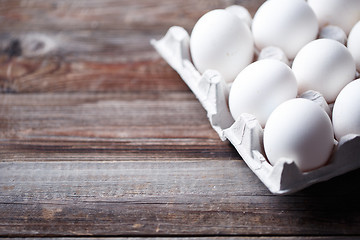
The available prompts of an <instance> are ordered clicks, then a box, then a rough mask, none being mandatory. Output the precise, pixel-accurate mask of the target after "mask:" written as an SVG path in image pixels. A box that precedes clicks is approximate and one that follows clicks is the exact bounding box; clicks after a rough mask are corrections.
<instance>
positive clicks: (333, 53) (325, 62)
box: [292, 39, 356, 103]
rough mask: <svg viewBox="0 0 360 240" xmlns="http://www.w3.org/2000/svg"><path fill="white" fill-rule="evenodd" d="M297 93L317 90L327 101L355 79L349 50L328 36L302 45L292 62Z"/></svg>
mask: <svg viewBox="0 0 360 240" xmlns="http://www.w3.org/2000/svg"><path fill="white" fill-rule="evenodd" d="M292 70H293V72H294V74H295V77H296V79H297V82H298V91H299V92H298V93H299V94H301V93H303V92H305V91H307V90H314V91H318V92H320V93H321V94H322V95H323V96H324V98H325V99H326V101H327V102H328V103H332V102H334V101H335V99H336V97H337V95H338V94H339V93H340V91H341V89H342V88H343V87H345V86H346V84H348V83H349V82H351V81H352V80H353V79H354V78H355V73H356V69H355V62H354V59H353V57H352V56H351V54H350V52H349V50H348V49H347V48H346V47H345V46H344V45H343V44H341V43H339V42H337V41H335V40H331V39H318V40H314V41H312V42H310V43H308V44H307V45H305V46H304V47H303V48H302V49H301V50H300V51H299V53H298V54H297V56H296V57H295V59H294V61H293V65H292Z"/></svg>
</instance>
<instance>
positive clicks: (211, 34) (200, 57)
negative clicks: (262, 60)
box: [190, 9, 254, 82]
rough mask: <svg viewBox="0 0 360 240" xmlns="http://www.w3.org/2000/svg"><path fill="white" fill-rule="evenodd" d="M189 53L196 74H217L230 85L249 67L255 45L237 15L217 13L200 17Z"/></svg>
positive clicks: (246, 27)
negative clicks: (215, 72) (213, 72)
mask: <svg viewBox="0 0 360 240" xmlns="http://www.w3.org/2000/svg"><path fill="white" fill-rule="evenodd" d="M190 52H191V57H192V60H193V63H194V65H195V67H196V68H197V70H198V71H199V72H201V73H203V72H204V71H205V70H207V69H213V70H217V71H218V72H220V74H221V75H222V77H223V78H224V79H225V81H227V82H232V81H234V79H235V78H236V76H237V75H238V74H239V72H240V71H241V70H242V69H243V68H245V67H246V66H247V65H248V64H250V63H251V61H252V59H253V56H254V42H253V38H252V35H251V32H250V29H249V27H248V26H246V25H245V23H243V22H242V20H241V19H240V18H239V17H237V16H236V15H234V14H232V13H230V12H228V11H226V10H224V9H216V10H212V11H210V12H208V13H206V14H205V15H203V16H202V17H201V18H200V19H199V20H198V21H197V23H196V24H195V26H194V28H193V30H192V33H191V37H190Z"/></svg>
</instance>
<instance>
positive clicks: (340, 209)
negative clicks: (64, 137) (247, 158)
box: [0, 159, 360, 236]
mask: <svg viewBox="0 0 360 240" xmlns="http://www.w3.org/2000/svg"><path fill="white" fill-rule="evenodd" d="M74 160H76V159H74ZM0 168H1V170H2V174H1V176H0V182H1V188H2V191H1V195H0V206H1V211H2V214H1V217H0V222H1V224H0V231H1V232H2V233H3V234H5V235H10V236H12V235H15V236H16V235H17V236H27V235H29V233H37V234H39V235H45V236H46V235H73V234H76V235H97V234H98V235H110V236H111V235H147V236H150V235H154V236H156V235H166V234H174V235H194V234H199V235H222V234H225V235H234V234H235V235H236V234H237V235H258V234H270V235H291V234H293V235H322V234H324V235H332V234H334V235H340V234H355V235H356V234H359V228H358V226H359V224H360V215H359V204H358V203H359V200H360V198H359V196H356V195H355V196H354V194H353V191H352V190H351V189H353V187H351V188H350V187H349V188H347V189H346V190H344V189H340V188H338V187H335V188H332V187H330V185H329V189H328V191H324V187H323V188H322V190H320V189H318V190H320V192H319V191H310V192H305V193H302V194H298V195H296V196H289V197H278V196H272V195H271V194H269V193H268V192H267V190H266V189H265V188H264V187H263V186H262V185H261V184H260V182H259V181H258V180H257V179H256V178H255V177H254V176H253V174H252V173H251V171H250V170H249V169H248V168H246V166H244V162H243V161H234V160H230V161H220V160H213V161H184V162H180V161H176V162H156V161H149V162H137V161H134V162H131V161H126V162H121V161H120V162H81V161H76V162H60V161H58V162H53V163H51V162H46V163H43V162H36V163H33V162H18V163H11V162H10V163H1V164H0ZM359 173H360V172H359V171H357V172H356V173H353V174H352V175H353V176H350V175H348V176H347V178H348V179H345V181H347V182H348V183H351V181H354V180H359V177H358V175H359ZM354 175H357V176H354ZM343 178H344V177H343ZM336 181H337V180H335V181H332V182H331V183H332V184H339V182H336ZM325 188H326V186H325ZM355 190H357V191H358V190H359V188H358V187H356V189H355ZM14 193H17V194H14ZM344 200H346V201H345V202H344ZM19 223H21V224H19Z"/></svg>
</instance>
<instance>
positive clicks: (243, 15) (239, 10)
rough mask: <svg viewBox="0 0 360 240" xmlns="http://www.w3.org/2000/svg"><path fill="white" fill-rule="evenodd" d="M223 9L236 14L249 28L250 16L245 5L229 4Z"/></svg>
mask: <svg viewBox="0 0 360 240" xmlns="http://www.w3.org/2000/svg"><path fill="white" fill-rule="evenodd" d="M225 10H226V11H229V12H231V13H233V14H235V15H236V16H238V17H239V18H240V19H241V20H242V21H243V22H244V23H246V25H247V26H248V27H249V28H251V24H252V17H251V14H250V13H249V11H248V10H247V9H246V8H245V7H243V6H240V5H231V6H229V7H227V8H225Z"/></svg>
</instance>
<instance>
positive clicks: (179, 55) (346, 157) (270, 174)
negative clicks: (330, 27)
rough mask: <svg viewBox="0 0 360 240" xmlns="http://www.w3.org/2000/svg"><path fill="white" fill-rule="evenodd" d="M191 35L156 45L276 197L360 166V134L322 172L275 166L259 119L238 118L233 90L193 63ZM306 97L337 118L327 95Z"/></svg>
mask: <svg viewBox="0 0 360 240" xmlns="http://www.w3.org/2000/svg"><path fill="white" fill-rule="evenodd" d="M189 40H190V37H189V34H188V33H187V32H186V30H185V29H183V28H181V27H177V26H173V27H171V28H170V29H169V30H168V32H167V33H166V35H165V36H164V37H163V38H162V39H160V40H158V41H157V40H151V44H152V45H153V46H154V48H155V49H156V50H157V51H158V52H159V54H160V55H161V56H162V57H163V58H164V59H165V61H167V63H168V64H169V65H170V66H171V67H172V68H173V69H174V70H175V71H176V72H177V73H178V74H179V75H180V77H181V78H182V79H183V80H184V82H185V83H186V84H187V85H188V86H189V88H190V89H191V90H192V92H193V93H194V94H195V96H196V97H197V98H198V100H199V101H200V103H201V104H202V106H203V107H204V109H205V110H206V111H207V116H208V118H209V121H210V124H211V126H212V127H213V129H214V130H215V131H216V132H217V133H218V134H219V136H220V138H221V140H223V141H225V140H229V141H230V142H231V144H232V145H233V146H234V147H235V148H236V150H237V151H238V153H239V154H240V156H241V157H242V158H243V160H244V161H245V162H246V164H247V165H248V166H249V168H250V169H251V170H252V171H253V172H254V173H255V174H256V176H257V177H258V178H259V179H260V180H261V181H262V182H263V183H264V184H265V186H266V187H267V188H268V189H269V190H270V191H271V192H272V193H274V194H278V195H282V194H289V193H293V192H296V191H299V190H301V189H303V188H306V187H307V186H310V185H312V184H314V183H317V182H322V181H326V180H329V179H331V178H333V177H336V176H339V175H341V174H344V173H346V172H349V171H351V170H354V169H357V168H359V167H360V136H359V135H355V134H353V135H347V136H345V137H343V138H342V139H341V140H340V141H339V142H336V141H335V140H334V142H335V144H334V150H333V154H332V156H331V158H330V159H329V161H328V163H327V164H326V165H325V166H323V167H321V168H318V169H316V170H313V171H309V172H304V173H303V172H301V171H300V170H299V168H298V167H297V165H296V164H295V163H294V161H293V160H291V159H285V158H283V159H280V160H279V161H278V162H277V163H276V164H275V165H274V166H272V165H270V163H269V162H268V161H267V160H266V157H265V153H264V149H263V143H262V141H263V129H262V127H261V126H260V124H259V122H258V121H257V120H256V118H255V117H254V116H252V115H250V114H242V115H241V116H240V118H239V119H237V120H236V121H234V120H233V118H232V116H231V114H230V111H229V109H228V105H227V97H228V93H229V86H228V85H227V83H226V82H225V81H224V80H223V79H222V77H221V75H220V74H219V73H218V72H217V71H214V70H207V71H205V72H204V73H203V74H200V73H199V72H198V71H197V70H196V69H195V67H194V65H193V64H192V62H191V59H190V51H189ZM300 97H303V98H308V99H310V100H312V101H314V102H316V103H318V104H319V105H320V106H321V107H323V108H324V110H325V111H326V112H327V113H328V114H331V111H330V108H329V106H328V105H327V103H326V101H325V100H324V99H323V98H322V96H321V95H320V94H318V93H316V92H311V91H310V92H307V93H305V94H303V95H302V96H300Z"/></svg>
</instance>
